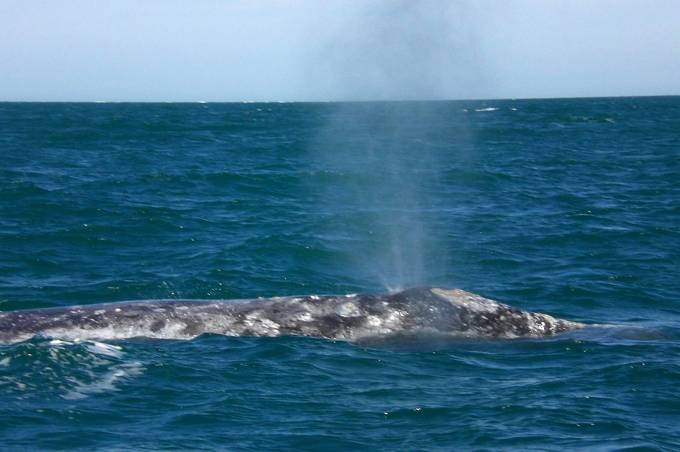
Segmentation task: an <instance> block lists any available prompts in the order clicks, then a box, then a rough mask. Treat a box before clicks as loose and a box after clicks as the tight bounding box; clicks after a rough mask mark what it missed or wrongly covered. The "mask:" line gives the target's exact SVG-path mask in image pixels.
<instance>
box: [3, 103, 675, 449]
mask: <svg viewBox="0 0 680 452" xmlns="http://www.w3.org/2000/svg"><path fill="white" fill-rule="evenodd" d="M679 181H680V98H678V97H658V98H616V99H604V98H603V99H565V100H504V101H484V102H482V101H478V102H423V103H418V102H406V103H356V104H352V103H348V104H13V103H0V310H3V311H5V310H13V309H25V308H36V307H51V306H65V305H73V304H87V303H99V302H108V301H118V300H129V299H151V298H215V299H229V298H252V297H257V296H274V295H292V294H318V293H349V292H383V291H386V290H392V289H398V288H401V287H409V286H415V285H439V286H447V287H461V288H464V289H466V290H470V291H472V292H476V293H480V294H482V295H484V296H487V297H490V298H493V299H497V300H500V301H503V302H506V303H509V304H512V305H515V306H518V307H521V308H524V309H530V310H536V311H541V312H547V313H550V314H553V315H556V316H560V317H564V318H568V319H572V320H578V321H582V322H586V323H592V324H602V325H604V326H597V327H593V328H590V329H588V330H587V331H584V332H579V333H571V334H567V335H564V336H559V337H555V338H550V339H545V340H512V341H482V340H479V341H474V340H466V341H445V340H441V339H439V340H435V339H432V338H429V339H428V338H422V339H420V340H419V339H417V338H411V340H409V341H405V340H394V341H389V340H388V341H386V342H385V343H383V344H373V345H356V344H349V343H343V342H333V341H325V340H319V339H309V338H226V337H221V336H202V337H200V338H198V339H195V340H193V341H157V340H149V339H136V340H129V341H118V342H108V343H98V342H80V343H71V342H64V341H55V340H51V339H50V338H35V339H33V340H31V341H28V342H24V343H21V344H15V345H11V346H10V345H5V346H0V438H1V439H2V448H3V449H26V448H35V447H37V448H43V449H51V448H55V449H63V448H81V449H84V450H85V449H86V450H92V449H131V450H137V449H140V448H144V449H168V448H177V449H188V448H192V449H194V448H198V449H201V448H202V449H218V448H219V449H229V450H249V449H250V450H268V449H305V450H347V449H359V450H365V449H373V450H375V449H377V450H390V449H391V450H394V449H398V450H433V449H434V450H436V449H439V450H451V449H452V448H456V447H457V448H464V449H489V450H495V449H499V448H501V449H521V450H525V449H531V448H533V449H541V450H544V449H563V448H570V449H573V448H579V449H582V448H595V449H603V450H611V449H625V448H634V447H645V446H646V447H651V448H658V449H677V448H680V439H679V438H680V427H679V426H680V395H678V388H679V387H680V358H679V356H680V304H679V300H678V294H679V293H680V182H679Z"/></svg>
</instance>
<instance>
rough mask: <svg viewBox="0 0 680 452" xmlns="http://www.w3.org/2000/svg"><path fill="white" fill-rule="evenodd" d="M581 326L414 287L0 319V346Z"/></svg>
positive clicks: (150, 303)
mask: <svg viewBox="0 0 680 452" xmlns="http://www.w3.org/2000/svg"><path fill="white" fill-rule="evenodd" d="M584 326H585V325H584V324H581V323H577V322H571V321H568V320H562V319H557V318H555V317H552V316H550V315H547V314H541V313H535V312H528V311H523V310H520V309H517V308H513V307H511V306H508V305H506V304H503V303H498V302H496V301H493V300H491V299H488V298H484V297H482V296H480V295H477V294H474V293H471V292H466V291H464V290H461V289H440V288H415V289H407V290H404V291H401V292H397V293H391V294H384V295H372V294H365V295H361V294H359V295H357V294H350V295H340V296H335V295H310V296H295V297H275V298H257V299H249V300H231V301H228V300H143V301H127V302H119V303H107V304H93V305H86V306H71V307H65V308H48V309H34V310H23V311H9V312H0V343H14V342H21V341H24V340H27V339H30V338H31V337H33V336H35V335H42V336H47V337H53V338H60V339H66V340H76V339H79V340H95V339H99V340H106V339H109V340H110V339H127V338H133V337H148V338H158V339H192V338H194V337H196V336H199V335H201V334H206V333H212V334H222V335H225V336H266V337H275V336H312V337H321V338H328V339H337V340H346V341H356V340H362V339H366V338H373V337H376V338H379V337H386V336H390V335H399V334H409V335H410V334H419V333H426V334H429V333H436V334H443V335H448V336H453V337H470V338H474V337H480V338H483V337H487V338H503V339H511V338H517V337H544V336H552V335H555V334H559V333H562V332H566V331H570V330H575V329H580V328H583V327H584Z"/></svg>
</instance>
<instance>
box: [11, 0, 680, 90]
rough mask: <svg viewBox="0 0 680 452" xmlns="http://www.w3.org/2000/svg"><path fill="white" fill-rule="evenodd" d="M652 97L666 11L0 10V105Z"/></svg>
mask: <svg viewBox="0 0 680 452" xmlns="http://www.w3.org/2000/svg"><path fill="white" fill-rule="evenodd" d="M648 94H680V1H678V0H646V1H645V0H639V1H631V0H535V1H531V0H517V1H514V0H497V1H492V0H476V1H445V0H432V1H416V0H392V1H387V0H371V1H368V0H366V1H363V0H361V1H360V0H287V1H284V0H280V1H277V0H271V1H256V0H233V1H228V0H222V1H217V0H212V1H208V0H190V1H184V0H182V1H179V0H114V1H104V0H100V1H94V0H67V1H50V0H44V1H37V0H0V100H74V101H75V100H90V101H97V100H139V101H150V100H159V101H165V100H167V101H175V100H177V101H181V100H186V101H193V100H213V101H230V100H234V101H239V100H347V99H412V98H419V99H422V98H428V99H429V98H436V99H442V98H446V99H450V98H480V97H483V98H496V97H557V96H560V97H562V96H609V95H648Z"/></svg>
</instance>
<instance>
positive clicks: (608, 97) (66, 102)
mask: <svg viewBox="0 0 680 452" xmlns="http://www.w3.org/2000/svg"><path fill="white" fill-rule="evenodd" d="M644 97H680V94H641V95H614V96H546V97H542V96H537V97H480V98H459V99H426V98H423V99H348V100H337V99H336V100H0V104H329V103H337V104H341V103H391V102H394V103H407V102H489V101H523V100H567V99H620V98H644Z"/></svg>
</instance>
